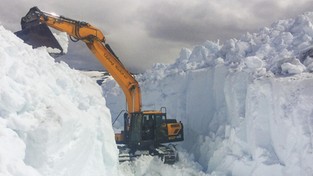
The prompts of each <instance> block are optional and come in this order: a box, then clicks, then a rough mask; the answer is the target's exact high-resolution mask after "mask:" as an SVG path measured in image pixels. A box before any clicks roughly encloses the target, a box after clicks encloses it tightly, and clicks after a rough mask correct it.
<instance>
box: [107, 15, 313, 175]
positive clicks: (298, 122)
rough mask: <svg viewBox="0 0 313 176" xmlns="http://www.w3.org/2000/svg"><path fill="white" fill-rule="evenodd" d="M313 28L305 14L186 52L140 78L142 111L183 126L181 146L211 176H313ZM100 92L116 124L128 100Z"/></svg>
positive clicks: (109, 83)
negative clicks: (163, 114) (163, 111)
mask: <svg viewBox="0 0 313 176" xmlns="http://www.w3.org/2000/svg"><path fill="white" fill-rule="evenodd" d="M312 22H313V13H307V14H304V15H300V16H298V17H296V18H294V19H289V20H281V21H278V22H276V23H274V24H273V25H272V27H271V28H263V29H261V30H260V31H259V32H258V33H253V34H246V35H244V36H242V37H241V38H240V39H231V40H228V41H226V42H225V43H224V44H220V43H214V42H210V41H207V42H205V43H204V44H203V45H201V46H196V47H195V48H194V49H193V50H192V51H190V50H188V49H182V51H181V53H180V57H179V58H178V59H177V60H176V62H175V63H174V64H171V65H164V64H156V65H155V66H154V67H153V69H151V70H149V71H147V72H146V73H144V74H143V75H139V76H137V78H138V80H139V81H140V85H141V90H142V91H143V92H142V96H143V107H144V108H145V109H158V108H160V107H163V106H165V107H167V112H168V117H174V118H177V119H178V120H181V121H182V122H183V123H184V127H185V141H184V143H183V144H182V146H183V147H184V148H185V149H186V150H187V151H188V153H190V154H192V155H193V157H194V159H195V161H197V162H198V163H199V164H200V165H201V166H202V168H203V171H205V172H206V173H208V174H212V175H235V176H251V175H255V176H256V175H277V176H279V175H281V176H283V175H304V176H310V175H313V166H312V163H313V154H312V151H313V147H312V146H313V142H312V141H313V130H312V129H313V107H312V104H313V97H312V93H311V88H312V86H313V75H312V73H311V72H312V61H313V54H312V53H313V52H312V50H313V49H312V47H313V40H312V38H313V25H312ZM103 89H104V92H105V97H106V100H107V104H108V107H109V108H110V110H111V112H112V116H113V117H116V115H117V114H118V113H119V112H120V110H121V109H123V108H124V104H123V103H124V101H123V100H124V97H123V95H122V93H121V91H120V90H119V89H117V86H116V84H114V82H113V81H112V80H109V79H107V80H106V81H105V82H104V85H103ZM112 90H113V91H112ZM119 101H122V102H121V103H119V104H117V103H116V102H119ZM120 124H121V123H120ZM120 124H117V128H118V126H119V125H120ZM191 175H192V174H191Z"/></svg>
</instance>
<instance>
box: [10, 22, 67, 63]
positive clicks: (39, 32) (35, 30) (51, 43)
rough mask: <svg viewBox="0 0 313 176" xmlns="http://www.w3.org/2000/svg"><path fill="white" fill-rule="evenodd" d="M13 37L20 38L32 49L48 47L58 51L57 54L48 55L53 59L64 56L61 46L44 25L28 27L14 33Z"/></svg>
mask: <svg viewBox="0 0 313 176" xmlns="http://www.w3.org/2000/svg"><path fill="white" fill-rule="evenodd" d="M15 35H16V36H18V37H19V38H21V39H22V40H23V41H24V42H25V43H27V44H29V45H31V46H33V48H38V47H41V46H46V47H47V48H48V47H50V48H52V49H58V50H60V52H59V53H50V55H51V56H53V57H58V56H61V55H63V54H64V53H63V49H62V47H61V45H60V44H59V42H58V41H57V39H56V38H55V37H54V35H53V34H52V32H51V30H50V29H49V27H48V26H47V25H46V24H39V25H34V26H29V27H27V28H24V29H23V30H21V31H17V32H15Z"/></svg>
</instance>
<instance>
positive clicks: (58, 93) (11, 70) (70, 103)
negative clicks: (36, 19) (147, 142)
mask: <svg viewBox="0 0 313 176" xmlns="http://www.w3.org/2000/svg"><path fill="white" fill-rule="evenodd" d="M0 87H1V88H0V175H6V176H37V175H38V176H39V175H44V176H49V175H51V176H56V175H58V176H65V175H66V176H73V175H75V176H90V175H116V174H117V166H118V150H117V147H116V144H115V140H114V132H113V129H112V125H111V116H110V112H109V109H108V108H107V107H106V105H105V99H104V98H103V97H102V94H101V88H100V87H99V86H97V85H96V83H94V81H92V80H91V79H90V78H88V77H86V76H84V75H83V74H81V73H79V72H78V71H75V70H72V69H70V68H69V67H68V65H66V64H65V63H63V62H61V63H55V61H54V59H53V58H52V57H50V56H49V54H48V53H47V52H46V50H45V48H38V49H35V50H33V49H32V47H31V46H29V45H26V44H24V43H23V41H22V40H20V39H19V38H17V37H16V36H15V35H14V34H13V33H12V32H9V31H7V30H5V29H4V28H3V27H2V26H0Z"/></svg>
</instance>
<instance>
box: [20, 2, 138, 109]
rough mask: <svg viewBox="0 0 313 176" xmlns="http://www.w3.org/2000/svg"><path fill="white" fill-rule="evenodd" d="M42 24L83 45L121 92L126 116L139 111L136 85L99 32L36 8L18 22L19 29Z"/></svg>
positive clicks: (89, 26)
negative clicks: (79, 41)
mask: <svg viewBox="0 0 313 176" xmlns="http://www.w3.org/2000/svg"><path fill="white" fill-rule="evenodd" d="M42 24H45V25H47V26H49V27H52V28H54V29H56V30H58V31H62V32H66V33H67V34H68V35H69V36H70V37H72V38H74V39H76V40H81V41H83V42H85V43H86V45H87V47H88V48H89V49H90V50H91V52H92V53H93V54H94V55H95V56H96V58H97V59H98V60H99V61H100V63H101V64H102V65H103V67H104V68H105V69H106V70H107V71H108V72H109V73H110V74H111V76H112V77H113V78H114V79H115V80H116V82H117V83H118V84H119V86H120V87H121V89H122V90H123V92H124V95H125V98H126V102H127V110H128V113H134V112H141V93H140V87H139V84H138V82H137V81H136V80H135V78H134V77H133V76H132V75H131V74H130V73H129V72H128V71H127V69H126V68H125V67H124V65H123V64H122V63H121V62H120V61H119V59H118V58H117V57H116V56H115V55H114V53H113V52H112V51H110V50H111V49H110V48H109V47H108V45H106V44H105V37H104V35H103V33H102V32H101V31H100V30H99V29H97V28H95V27H94V26H92V25H90V24H89V23H86V22H83V21H77V20H73V19H70V18H66V17H63V16H58V15H55V14H53V13H48V12H43V11H41V10H39V9H38V8H37V7H33V8H31V9H30V10H29V12H28V13H27V14H26V16H25V17H23V18H22V19H21V25H22V29H23V30H25V29H27V28H31V27H34V26H36V25H42Z"/></svg>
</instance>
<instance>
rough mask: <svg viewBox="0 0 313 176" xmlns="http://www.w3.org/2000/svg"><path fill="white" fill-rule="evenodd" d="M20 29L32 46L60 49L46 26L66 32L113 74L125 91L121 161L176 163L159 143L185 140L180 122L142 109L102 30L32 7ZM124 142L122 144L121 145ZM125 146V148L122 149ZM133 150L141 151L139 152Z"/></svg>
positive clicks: (174, 154)
mask: <svg viewBox="0 0 313 176" xmlns="http://www.w3.org/2000/svg"><path fill="white" fill-rule="evenodd" d="M21 25H22V31H18V32H16V33H15V34H16V35H17V36H19V37H20V38H21V39H23V40H24V42H25V43H28V44H30V45H32V46H33V47H34V48H36V47H40V46H47V47H52V48H57V49H59V50H60V51H61V54H62V48H61V46H60V44H59V43H58V41H56V39H55V37H54V36H53V34H52V32H51V31H50V29H49V28H48V26H49V27H51V28H54V29H56V30H58V31H62V32H66V33H67V34H68V35H69V36H70V38H71V39H72V40H73V41H79V40H81V41H83V42H85V43H86V45H87V47H88V48H89V49H90V50H91V52H92V53H93V54H94V55H95V56H96V58H97V59H98V60H99V61H100V63H101V64H102V65H103V67H104V68H105V69H106V70H107V71H108V72H109V73H110V74H111V75H112V77H113V78H114V79H115V80H116V82H117V83H118V84H119V86H120V87H121V89H122V90H123V92H124V95H125V98H126V102H127V110H128V114H127V113H125V114H124V130H123V131H122V132H121V133H117V134H115V139H116V143H117V144H122V146H118V147H119V150H120V157H119V158H120V161H124V160H129V159H131V158H134V157H137V156H140V155H141V154H147V153H149V154H150V155H158V156H159V157H161V158H162V159H163V161H164V162H165V163H175V162H176V161H177V159H178V155H177V152H176V149H175V147H173V145H172V146H165V145H162V144H165V143H170V142H179V141H183V140H184V132H183V124H182V123H181V122H177V121H176V119H168V118H167V116H166V108H165V107H162V108H161V110H160V111H156V110H150V111H142V110H141V94H140V88H139V84H138V82H137V81H136V80H135V78H134V77H133V76H132V74H130V73H129V72H128V71H127V69H126V68H125V67H124V66H123V64H122V63H121V62H120V60H119V59H118V58H117V57H116V56H115V54H114V53H113V51H112V50H111V49H110V47H109V45H107V44H105V37H104V35H103V33H102V32H101V31H100V30H99V29H97V28H95V27H94V26H92V25H90V24H89V23H86V22H82V21H77V20H73V19H70V18H66V17H63V16H58V15H55V14H53V13H47V12H43V11H41V10H39V9H38V8H37V7H33V8H31V9H30V10H29V12H28V13H27V14H26V16H24V17H23V18H22V20H21ZM124 145H125V146H124ZM125 147H126V148H125ZM135 151H141V152H139V153H137V152H135ZM125 158H126V159H125Z"/></svg>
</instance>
